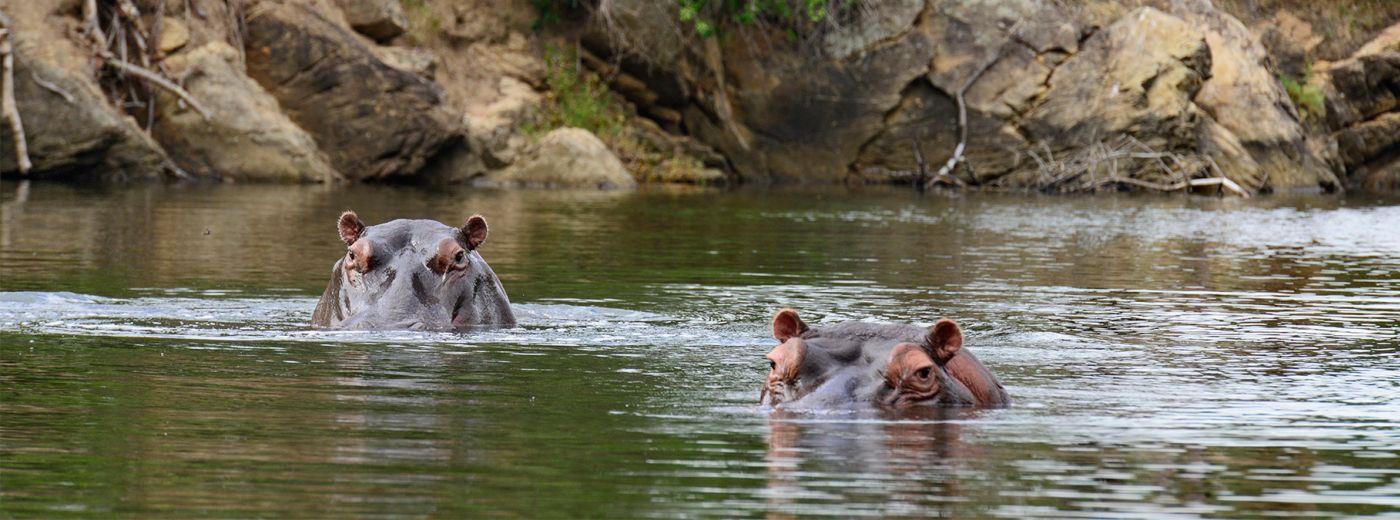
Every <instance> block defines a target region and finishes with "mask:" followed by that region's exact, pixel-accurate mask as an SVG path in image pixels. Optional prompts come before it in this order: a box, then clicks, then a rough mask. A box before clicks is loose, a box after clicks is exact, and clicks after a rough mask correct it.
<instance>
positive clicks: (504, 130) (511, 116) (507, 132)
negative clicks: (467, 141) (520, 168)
mask: <svg viewBox="0 0 1400 520" xmlns="http://www.w3.org/2000/svg"><path fill="white" fill-rule="evenodd" d="M494 94H495V95H494V96H492V99H490V100H489V102H482V101H478V102H476V103H473V104H471V105H469V106H468V108H467V122H466V124H467V129H468V135H469V136H471V143H472V148H473V149H475V150H478V151H479V152H480V153H481V154H482V158H483V160H484V161H485V162H486V164H487V166H489V167H492V168H501V167H504V166H506V165H508V164H510V163H512V162H515V158H516V156H517V155H518V154H519V153H520V152H521V150H523V149H524V147H525V143H526V139H525V136H523V135H521V134H520V126H521V123H522V122H523V121H524V120H525V119H526V118H527V117H528V116H529V114H531V113H533V112H534V111H535V110H536V109H538V107H539V106H540V95H539V93H538V92H535V89H533V88H531V87H530V85H528V84H526V83H525V82H523V81H520V80H518V79H515V78H514V77H511V76H503V77H501V78H498V79H497V82H496V89H495V92H494Z"/></svg>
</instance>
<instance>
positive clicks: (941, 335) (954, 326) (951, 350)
mask: <svg viewBox="0 0 1400 520" xmlns="http://www.w3.org/2000/svg"><path fill="white" fill-rule="evenodd" d="M962 344H963V333H962V329H961V328H959V327H958V323H957V322H955V321H953V320H938V323H935V324H933V328H932V329H929V331H928V338H926V339H925V340H924V345H925V346H926V347H928V350H929V352H932V353H933V357H934V359H935V360H936V361H938V363H939V364H943V363H947V362H948V360H949V359H952V358H953V356H955V355H957V353H958V350H961V349H962Z"/></svg>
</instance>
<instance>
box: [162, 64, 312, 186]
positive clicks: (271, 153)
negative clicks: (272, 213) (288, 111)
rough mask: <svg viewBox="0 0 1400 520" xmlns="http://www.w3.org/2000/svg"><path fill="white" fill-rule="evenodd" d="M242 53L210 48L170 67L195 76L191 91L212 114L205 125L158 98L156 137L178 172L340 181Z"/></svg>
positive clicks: (172, 98) (171, 97)
mask: <svg viewBox="0 0 1400 520" xmlns="http://www.w3.org/2000/svg"><path fill="white" fill-rule="evenodd" d="M238 59H239V58H238V51H236V50H234V49H233V48H232V47H229V46H228V45H225V44H223V43H219V42H214V43H209V44H206V45H204V46H202V47H200V48H198V49H195V50H193V51H190V52H188V53H184V54H180V55H178V56H176V57H174V58H171V59H170V60H167V64H168V65H169V66H170V67H171V68H172V69H174V70H176V71H180V73H181V74H183V75H187V77H188V78H189V79H188V80H187V82H186V84H185V87H186V89H188V90H189V91H190V94H192V95H194V96H195V98H196V99H202V100H204V101H203V102H202V104H203V105H204V107H205V108H206V109H208V110H209V112H210V116H211V117H210V119H209V120H207V121H206V120H205V119H204V118H202V117H200V115H199V114H198V113H196V112H194V111H193V110H189V109H182V108H180V107H178V106H177V105H176V98H175V96H174V95H170V94H165V95H163V96H161V98H160V105H159V106H160V114H161V119H160V121H159V123H158V124H157V125H156V128H155V134H156V136H157V137H158V138H159V139H160V140H161V142H163V143H165V146H166V149H167V150H169V151H170V153H171V154H173V155H174V156H175V157H177V158H178V161H177V163H178V164H179V165H180V167H182V168H184V169H185V170H187V171H189V172H190V173H194V174H196V175H201V176H214V175H218V176H222V177H225V178H231V179H238V180H280V181H320V180H334V179H337V178H339V174H337V173H336V172H335V170H334V169H333V168H331V165H330V164H329V163H328V162H326V158H325V157H324V156H323V155H322V154H321V152H320V150H319V149H318V148H317V147H316V142H315V141H313V140H312V139H311V136H310V135H307V134H306V132H304V131H302V129H301V128H299V127H297V126H296V125H295V124H293V123H292V121H291V120H289V119H287V116H285V115H283V114H282V112H281V111H280V110H279V109H278V107H277V100H275V99H273V98H272V96H271V95H269V94H268V93H267V91H265V90H263V89H262V87H261V86H259V85H258V84H257V83H256V82H254V81H253V80H251V79H249V78H248V77H247V76H244V75H243V74H242V72H241V71H240V70H238V69H237V66H238Z"/></svg>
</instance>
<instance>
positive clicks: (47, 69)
mask: <svg viewBox="0 0 1400 520" xmlns="http://www.w3.org/2000/svg"><path fill="white" fill-rule="evenodd" d="M60 4H61V2H58V1H49V0H42V1H33V2H31V1H28V0H26V1H11V0H3V1H0V10H3V11H4V13H5V14H6V15H8V16H9V17H10V18H11V21H10V23H11V27H10V29H11V31H12V33H11V36H10V41H11V43H12V44H13V47H14V51H13V52H14V81H15V102H16V105H17V110H18V112H19V114H20V118H21V119H22V120H23V122H24V133H25V138H26V141H27V145H28V149H29V158H30V159H31V161H32V162H33V169H32V170H31V171H30V174H31V175H34V176H50V175H81V176H84V177H88V176H92V177H104V178H114V177H115V178H120V177H150V176H156V175H159V174H160V172H161V165H162V164H164V163H165V153H164V151H163V150H162V149H161V147H160V145H159V144H157V143H156V142H155V141H154V140H153V139H151V137H150V136H149V135H147V134H146V132H145V131H143V130H142V129H141V127H140V126H139V125H137V123H136V121H135V120H134V119H132V118H131V117H130V116H128V115H126V114H124V113H122V112H121V111H119V110H117V108H116V107H114V106H113V105H112V104H111V103H110V102H108V101H107V99H106V97H105V96H104V95H103V94H102V89H101V87H100V86H99V85H98V83H97V80H96V77H97V75H96V71H95V69H94V67H95V65H94V63H93V61H92V60H91V59H90V57H89V55H88V54H87V52H86V51H85V50H84V49H81V48H79V47H78V46H77V45H75V44H74V43H73V42H72V41H71V40H69V39H68V38H67V36H66V35H67V32H68V31H69V30H71V29H72V28H73V22H72V20H71V19H70V18H67V17H65V16H62V15H61V14H60V13H58V9H59V7H60ZM17 157H18V156H17V154H16V152H15V148H14V134H13V132H12V131H11V130H10V125H9V124H8V122H6V124H0V172H3V173H10V172H14V171H17V170H18V164H17Z"/></svg>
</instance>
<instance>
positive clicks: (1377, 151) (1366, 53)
mask: <svg viewBox="0 0 1400 520" xmlns="http://www.w3.org/2000/svg"><path fill="white" fill-rule="evenodd" d="M1316 69H1317V70H1318V77H1317V78H1314V81H1315V84H1316V85H1319V86H1320V88H1322V89H1323V91H1324V93H1325V95H1326V100H1327V102H1326V106H1327V126H1328V128H1330V129H1331V130H1332V131H1333V133H1332V136H1333V137H1334V138H1335V139H1336V141H1337V148H1338V154H1339V155H1340V156H1341V160H1342V162H1343V164H1344V165H1345V166H1346V169H1347V179H1348V183H1349V184H1351V185H1353V186H1359V187H1364V188H1369V189H1390V190H1393V189H1396V188H1400V23H1397V24H1395V25H1392V26H1390V28H1389V29H1386V30H1385V32H1383V33H1381V35H1380V36H1377V37H1376V39H1375V40H1372V41H1371V42H1370V43H1368V44H1366V45H1365V46H1363V47H1362V48H1361V49H1359V50H1357V51H1356V53H1355V54H1353V55H1352V56H1351V57H1350V58H1347V59H1345V60H1342V61H1339V62H1336V63H1319V64H1318V65H1317V66H1316Z"/></svg>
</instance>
